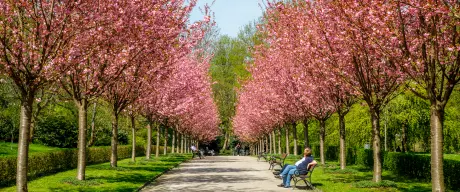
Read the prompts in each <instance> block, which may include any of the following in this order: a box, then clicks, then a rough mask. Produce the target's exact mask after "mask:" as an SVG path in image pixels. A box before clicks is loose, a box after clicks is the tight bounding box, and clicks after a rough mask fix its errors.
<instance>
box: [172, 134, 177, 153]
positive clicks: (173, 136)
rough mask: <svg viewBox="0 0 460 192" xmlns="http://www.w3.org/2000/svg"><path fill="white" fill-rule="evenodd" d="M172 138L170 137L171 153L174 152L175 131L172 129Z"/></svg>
mask: <svg viewBox="0 0 460 192" xmlns="http://www.w3.org/2000/svg"><path fill="white" fill-rule="evenodd" d="M171 135H172V139H171V153H175V151H176V150H175V147H176V145H175V144H176V131H175V130H174V129H172V134H171Z"/></svg>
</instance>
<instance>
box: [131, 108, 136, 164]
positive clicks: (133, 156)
mask: <svg viewBox="0 0 460 192" xmlns="http://www.w3.org/2000/svg"><path fill="white" fill-rule="evenodd" d="M131 130H132V131H133V139H132V140H133V141H132V150H131V161H133V162H136V119H135V118H134V115H131Z"/></svg>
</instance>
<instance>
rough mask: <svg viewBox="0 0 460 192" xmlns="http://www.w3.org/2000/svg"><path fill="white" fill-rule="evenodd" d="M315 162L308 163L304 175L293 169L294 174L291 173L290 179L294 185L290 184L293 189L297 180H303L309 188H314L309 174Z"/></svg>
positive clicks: (313, 168) (311, 172)
mask: <svg viewBox="0 0 460 192" xmlns="http://www.w3.org/2000/svg"><path fill="white" fill-rule="evenodd" d="M316 165H317V164H309V165H308V172H307V173H306V174H305V175H301V174H299V171H295V172H294V175H292V178H291V179H292V180H293V183H294V185H292V188H293V189H295V186H296V185H297V182H299V181H303V182H305V185H306V186H307V187H310V188H311V189H314V188H315V187H314V186H313V185H312V184H311V175H312V174H313V170H315V167H316Z"/></svg>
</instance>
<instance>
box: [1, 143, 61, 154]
mask: <svg viewBox="0 0 460 192" xmlns="http://www.w3.org/2000/svg"><path fill="white" fill-rule="evenodd" d="M62 149H63V148H57V147H48V146H45V145H40V144H34V143H31V144H30V145H29V154H32V153H40V152H50V151H57V150H62ZM17 155H18V144H17V143H9V142H0V157H14V156H17Z"/></svg>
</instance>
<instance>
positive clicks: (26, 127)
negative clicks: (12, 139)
mask: <svg viewBox="0 0 460 192" xmlns="http://www.w3.org/2000/svg"><path fill="white" fill-rule="evenodd" d="M33 99H34V97H33V95H32V96H31V95H28V96H23V98H22V101H21V116H20V118H21V121H20V125H19V141H18V159H17V167H16V190H17V191H18V192H26V191H28V188H27V170H28V164H27V163H28V161H29V137H30V135H29V134H30V122H31V121H32V107H33Z"/></svg>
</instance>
